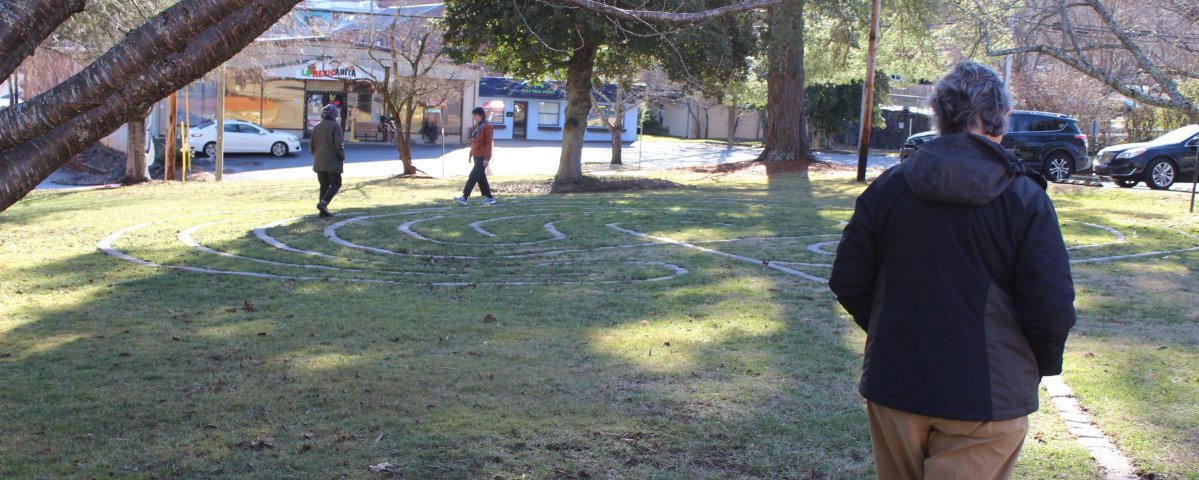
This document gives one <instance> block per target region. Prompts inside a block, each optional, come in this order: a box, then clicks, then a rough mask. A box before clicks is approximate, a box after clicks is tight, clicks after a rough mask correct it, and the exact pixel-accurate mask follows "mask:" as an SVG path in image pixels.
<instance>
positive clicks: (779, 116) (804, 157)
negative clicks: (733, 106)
mask: <svg viewBox="0 0 1199 480" xmlns="http://www.w3.org/2000/svg"><path fill="white" fill-rule="evenodd" d="M803 13H804V0H788V1H787V2H784V3H782V4H780V5H777V6H775V7H772V8H771V9H770V15H769V16H768V17H767V24H768V28H769V32H768V34H769V39H768V41H769V44H768V45H767V56H768V58H769V60H770V70H769V71H768V72H767V74H766V98H767V102H766V104H767V106H766V108H767V114H766V135H765V139H764V140H765V148H763V149H762V154H761V155H760V156H759V157H758V160H759V161H765V162H782V161H808V160H810V159H811V151H810V148H811V147H810V146H809V144H808V139H807V136H806V135H804V132H805V131H806V128H805V124H806V123H807V118H806V117H805V116H804V103H805V102H804V53H803V49H804V20H803Z"/></svg>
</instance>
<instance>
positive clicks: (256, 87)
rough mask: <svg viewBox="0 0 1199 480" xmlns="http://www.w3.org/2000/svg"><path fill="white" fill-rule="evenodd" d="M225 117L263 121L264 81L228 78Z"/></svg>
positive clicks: (255, 121) (236, 77)
mask: <svg viewBox="0 0 1199 480" xmlns="http://www.w3.org/2000/svg"><path fill="white" fill-rule="evenodd" d="M226 82H227V85H226V86H225V118H233V119H237V120H245V121H247V122H254V123H261V122H262V83H261V82H257V81H254V80H247V79H245V78H240V77H239V76H232V75H231V78H229V79H227V80H226Z"/></svg>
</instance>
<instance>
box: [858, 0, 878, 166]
mask: <svg viewBox="0 0 1199 480" xmlns="http://www.w3.org/2000/svg"><path fill="white" fill-rule="evenodd" d="M871 4H872V5H871V8H870V43H869V47H868V48H867V49H866V81H865V82H863V83H862V122H861V123H862V130H861V135H858V181H859V182H865V181H866V158H867V157H869V156H870V120H871V119H872V117H873V116H874V115H872V114H873V113H874V108H873V105H874V58H875V56H877V54H878V23H879V16H880V15H881V10H882V0H873V2H871Z"/></svg>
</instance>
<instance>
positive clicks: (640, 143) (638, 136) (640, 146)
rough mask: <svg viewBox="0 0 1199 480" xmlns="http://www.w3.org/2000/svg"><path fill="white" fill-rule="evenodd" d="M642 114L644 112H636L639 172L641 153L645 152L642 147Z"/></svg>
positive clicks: (643, 137) (639, 168)
mask: <svg viewBox="0 0 1199 480" xmlns="http://www.w3.org/2000/svg"><path fill="white" fill-rule="evenodd" d="M644 113H645V112H644V111H639V112H637V170H641V152H642V151H643V150H645V146H644V145H642V144H643V143H644V142H645V132H642V131H641V127H642V123H641V115H642V114H644Z"/></svg>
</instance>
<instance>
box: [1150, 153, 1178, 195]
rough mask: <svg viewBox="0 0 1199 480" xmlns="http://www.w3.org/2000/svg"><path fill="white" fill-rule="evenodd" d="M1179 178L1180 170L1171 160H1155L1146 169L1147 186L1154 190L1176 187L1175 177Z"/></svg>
mask: <svg viewBox="0 0 1199 480" xmlns="http://www.w3.org/2000/svg"><path fill="white" fill-rule="evenodd" d="M1177 176H1178V168H1176V167H1174V163H1173V162H1171V161H1169V160H1165V159H1161V160H1154V161H1152V162H1149V167H1147V168H1145V184H1146V185H1149V188H1152V189H1154V190H1166V189H1168V188H1170V187H1171V186H1173V185H1174V177H1177Z"/></svg>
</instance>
